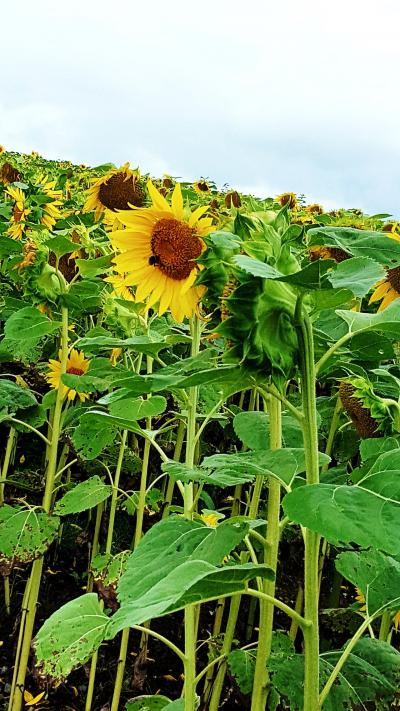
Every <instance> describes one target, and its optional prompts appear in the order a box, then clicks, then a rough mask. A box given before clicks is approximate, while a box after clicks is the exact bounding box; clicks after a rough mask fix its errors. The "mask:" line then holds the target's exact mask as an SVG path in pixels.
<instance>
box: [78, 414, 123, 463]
mask: <svg viewBox="0 0 400 711" xmlns="http://www.w3.org/2000/svg"><path fill="white" fill-rule="evenodd" d="M115 433H116V427H115V425H114V424H113V422H110V421H107V420H104V419H99V418H98V417H96V415H92V414H91V413H90V412H88V413H85V414H84V415H82V417H81V419H80V421H79V425H78V426H77V427H76V428H75V429H74V430H73V432H72V436H71V439H72V443H73V445H74V447H75V449H76V451H77V453H78V454H79V456H81V457H82V458H83V459H96V457H98V456H99V454H100V452H102V451H103V449H104V448H105V447H107V446H108V445H110V444H111V443H112V442H113V441H114V439H115Z"/></svg>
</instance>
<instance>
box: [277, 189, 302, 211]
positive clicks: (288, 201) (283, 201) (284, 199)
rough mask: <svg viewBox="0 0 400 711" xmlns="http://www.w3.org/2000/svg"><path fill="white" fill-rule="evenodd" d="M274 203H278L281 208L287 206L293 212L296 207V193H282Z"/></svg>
mask: <svg viewBox="0 0 400 711" xmlns="http://www.w3.org/2000/svg"><path fill="white" fill-rule="evenodd" d="M275 201H276V202H279V203H280V205H282V207H283V206H284V205H288V207H290V209H291V210H293V209H294V208H295V207H297V195H296V193H282V194H281V195H277V196H276V198H275Z"/></svg>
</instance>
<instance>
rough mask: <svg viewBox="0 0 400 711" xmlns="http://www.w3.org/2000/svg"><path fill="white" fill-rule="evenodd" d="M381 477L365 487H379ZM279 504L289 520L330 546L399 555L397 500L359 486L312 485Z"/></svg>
mask: <svg viewBox="0 0 400 711" xmlns="http://www.w3.org/2000/svg"><path fill="white" fill-rule="evenodd" d="M381 477H382V474H380V473H379V474H378V475H377V476H375V477H374V478H373V480H372V481H371V479H370V480H369V482H368V486H369V487H370V486H371V485H374V484H375V486H377V488H379V480H380V479H381ZM393 479H394V477H393V478H391V481H393ZM397 479H399V476H398V472H397ZM381 486H385V483H383V484H382V483H381ZM282 505H283V509H284V511H285V513H286V515H287V516H288V517H289V518H290V520H291V521H294V522H295V523H300V524H302V525H303V526H306V528H310V529H311V530H312V531H316V532H318V533H320V534H321V535H322V536H324V537H325V538H326V539H327V540H328V541H329V542H331V543H334V544H337V545H347V544H349V543H357V544H358V545H360V546H363V547H365V548H369V547H370V546H373V547H374V548H378V549H380V550H382V551H385V552H386V553H389V554H391V555H396V554H398V553H399V552H400V538H399V517H400V501H396V500H393V498H391V497H388V498H386V497H385V496H383V495H381V494H380V493H379V492H377V493H375V492H374V491H372V490H369V489H366V488H362V487H361V486H346V485H345V486H335V485H333V484H313V485H308V486H302V487H300V488H299V489H295V490H294V491H292V492H290V493H289V494H287V495H286V496H285V498H284V499H283V502H282ZM371 522H373V525H371Z"/></svg>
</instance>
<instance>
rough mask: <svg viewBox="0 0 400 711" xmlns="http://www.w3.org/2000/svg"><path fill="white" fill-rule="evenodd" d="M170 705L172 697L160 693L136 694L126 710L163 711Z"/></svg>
mask: <svg viewBox="0 0 400 711" xmlns="http://www.w3.org/2000/svg"><path fill="white" fill-rule="evenodd" d="M168 706H169V707H170V706H171V701H170V699H168V698H167V697H166V696H162V695H161V694H160V695H157V696H136V698H135V699H132V700H131V701H128V702H127V704H126V707H125V708H126V711H161V709H165V708H166V707H168ZM182 709H183V706H182Z"/></svg>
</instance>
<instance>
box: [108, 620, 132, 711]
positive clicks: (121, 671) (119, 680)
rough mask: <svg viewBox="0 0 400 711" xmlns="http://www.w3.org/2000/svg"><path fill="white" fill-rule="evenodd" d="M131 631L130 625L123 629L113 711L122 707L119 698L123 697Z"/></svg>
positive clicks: (112, 705)
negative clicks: (123, 683)
mask: <svg viewBox="0 0 400 711" xmlns="http://www.w3.org/2000/svg"><path fill="white" fill-rule="evenodd" d="M129 632H130V629H129V627H125V629H124V630H122V634H121V643H120V647H119V656H118V665H117V673H116V675H115V681H114V692H113V697H112V702H111V711H118V709H119V708H120V705H119V700H120V698H121V691H122V682H123V680H124V672H125V665H126V657H127V653H128V642H129Z"/></svg>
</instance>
